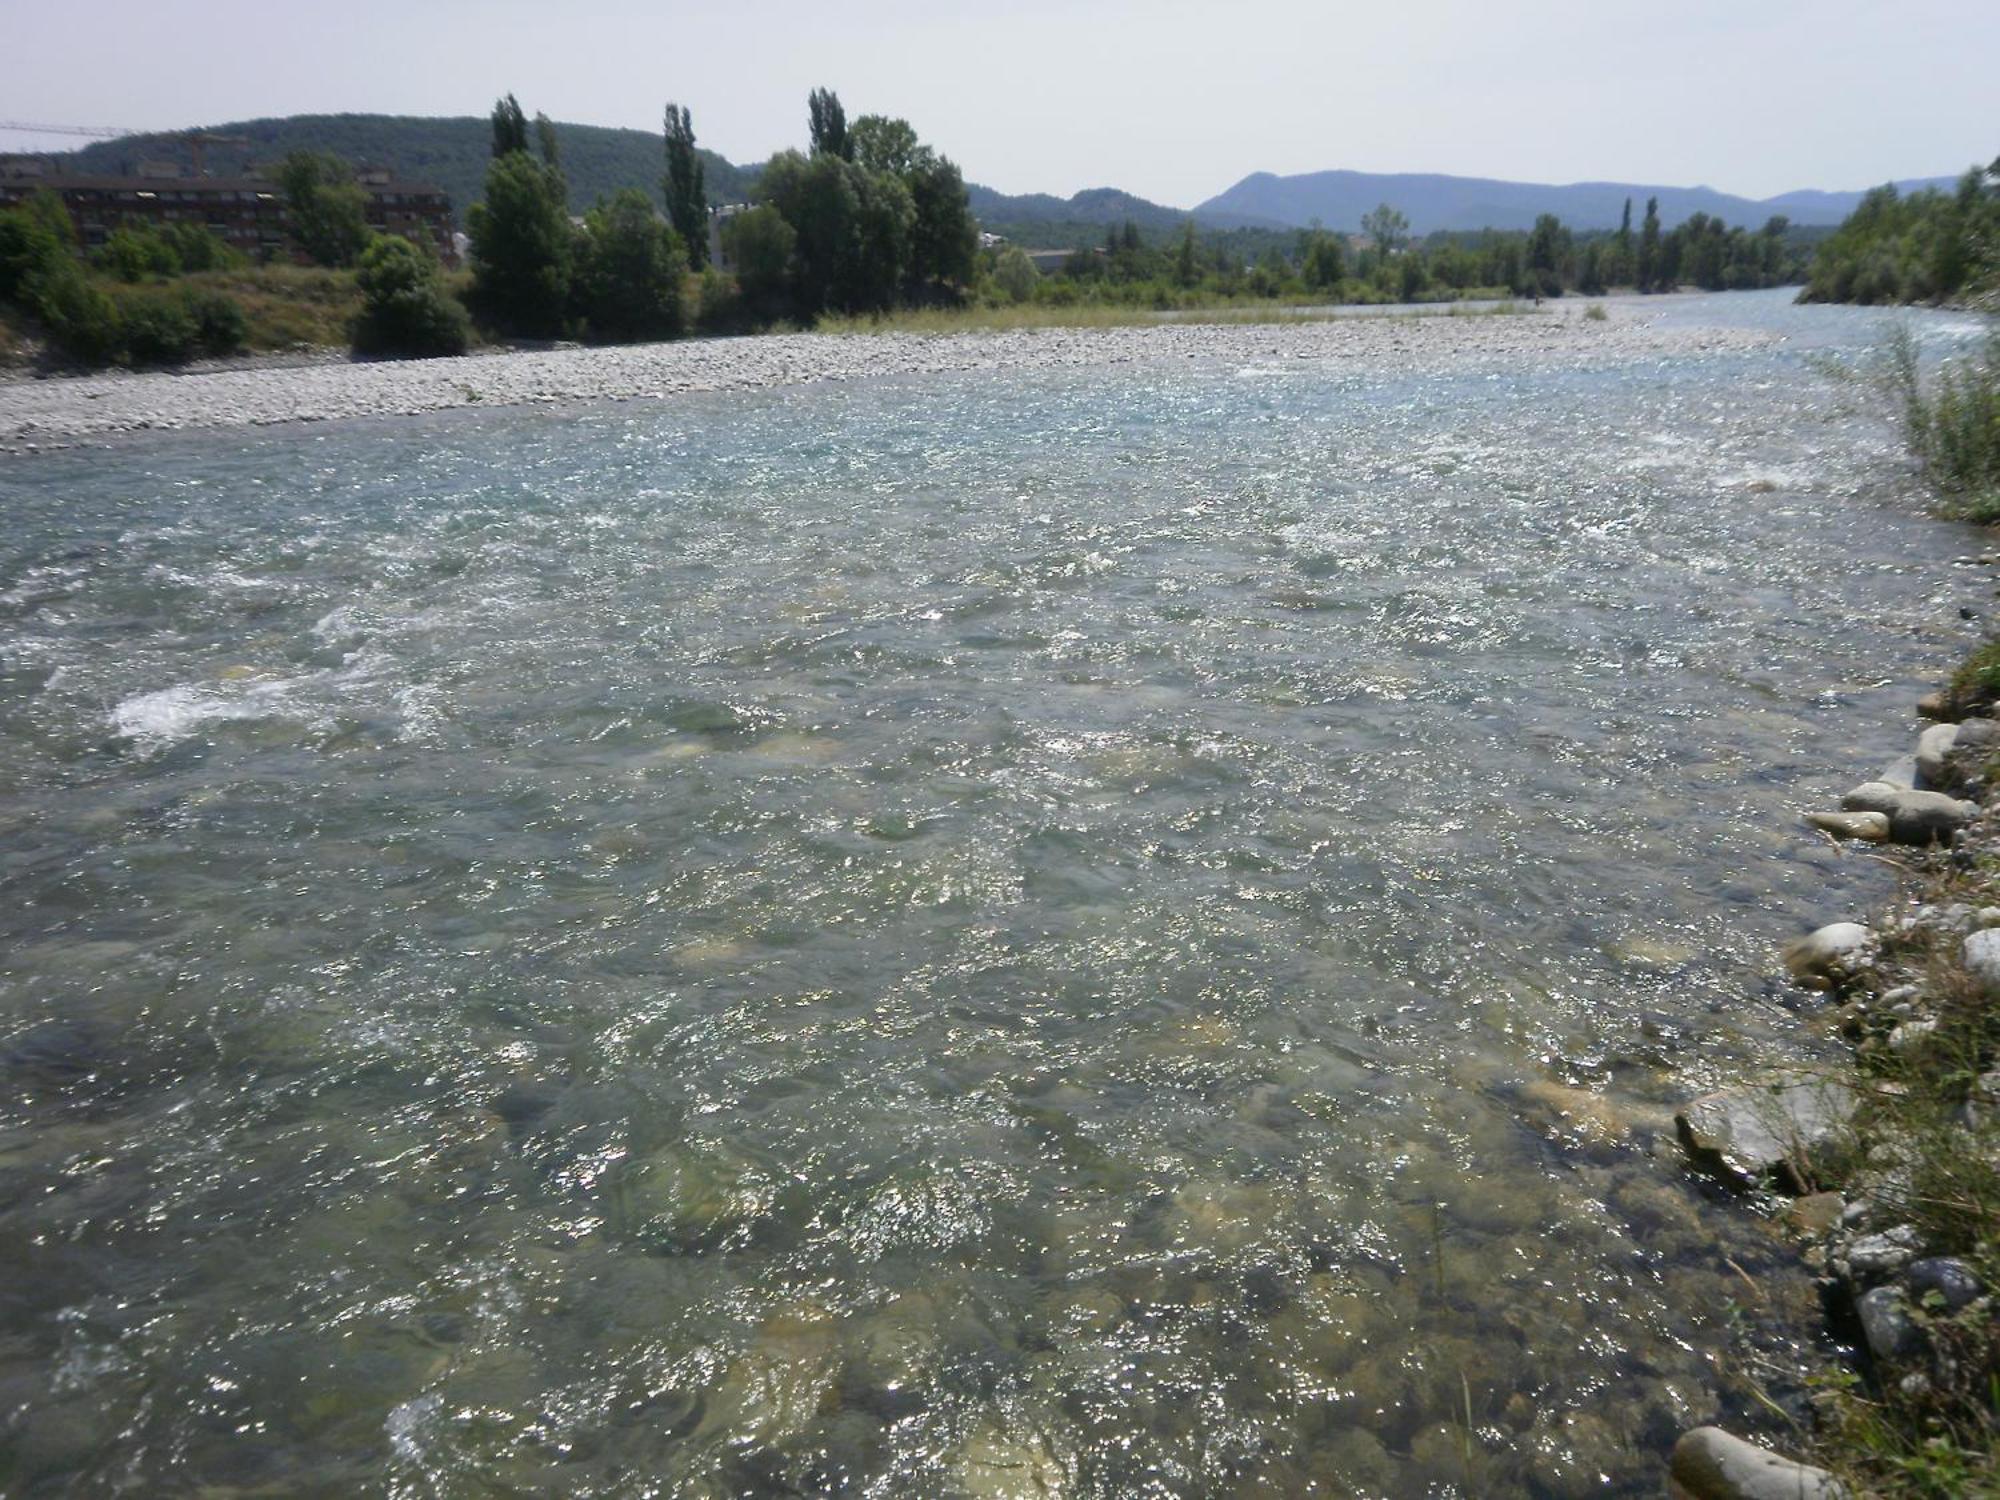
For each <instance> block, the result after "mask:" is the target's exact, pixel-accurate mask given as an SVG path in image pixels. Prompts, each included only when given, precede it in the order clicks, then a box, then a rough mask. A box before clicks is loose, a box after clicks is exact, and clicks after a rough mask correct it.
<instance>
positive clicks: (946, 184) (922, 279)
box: [903, 148, 979, 290]
mask: <svg viewBox="0 0 2000 1500" xmlns="http://www.w3.org/2000/svg"><path fill="white" fill-rule="evenodd" d="M903 183H904V186H906V187H907V188H908V189H909V193H910V202H911V207H912V209H913V211H914V215H915V217H914V220H913V222H912V224H911V228H910V269H909V281H910V284H911V285H912V286H913V287H915V288H917V289H919V290H922V289H923V288H926V287H930V286H951V285H954V284H957V285H962V284H964V283H965V282H968V281H970V280H971V279H972V270H973V266H974V264H975V263H976V262H977V260H978V258H979V226H978V224H977V223H975V222H974V220H973V217H972V203H971V200H970V199H969V198H968V197H967V195H966V191H965V178H964V177H963V176H961V175H960V174H959V170H958V168H957V167H956V166H955V165H953V163H952V161H951V159H950V158H949V157H943V156H939V155H937V154H936V153H935V152H933V151H931V150H929V149H928V148H925V149H924V150H923V151H922V152H921V153H920V155H919V156H918V158H917V160H916V164H915V165H914V166H912V167H911V169H910V170H909V171H908V172H907V173H906V174H905V175H904V177H903Z"/></svg>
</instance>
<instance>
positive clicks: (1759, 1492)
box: [1667, 1427, 1848, 1500]
mask: <svg viewBox="0 0 2000 1500" xmlns="http://www.w3.org/2000/svg"><path fill="white" fill-rule="evenodd" d="M1667 1493H1668V1494H1669V1495H1671V1496H1673V1497H1674V1500H1844V1497H1845V1496H1846V1495H1847V1493H1848V1491H1847V1489H1846V1487H1845V1486H1843V1485H1842V1484H1841V1482H1840V1481H1839V1480H1837V1479H1835V1478H1834V1477H1833V1475H1831V1474H1829V1473H1827V1471H1826V1470H1824V1469H1815V1468H1813V1467H1811V1466H1810V1465H1808V1464H1800V1463H1794V1462H1792V1460H1790V1459H1788V1458H1781V1457H1779V1456H1778V1455H1777V1454H1775V1453H1772V1452H1770V1451H1769V1450H1768V1449H1764V1448H1759V1447H1758V1446H1757V1445H1756V1444H1755V1443H1746V1442H1745V1441H1744V1440H1743V1439H1742V1438H1740V1437H1733V1436H1731V1435H1730V1434H1729V1433H1726V1432H1724V1431H1723V1430H1722V1429H1721V1428H1720V1427H1697V1428H1695V1429H1694V1430H1693V1431H1692V1432H1685V1433H1682V1434H1681V1439H1680V1441H1679V1442H1677V1443H1675V1444H1674V1457H1673V1464H1672V1467H1671V1468H1670V1469H1669V1471H1668V1474H1667Z"/></svg>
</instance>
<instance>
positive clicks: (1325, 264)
mask: <svg viewBox="0 0 2000 1500" xmlns="http://www.w3.org/2000/svg"><path fill="white" fill-rule="evenodd" d="M1299 274H1300V276H1301V277H1303V278H1304V280H1305V284H1306V285H1307V286H1308V287H1310V288H1312V290H1314V291H1316V292H1332V291H1335V290H1336V289H1338V287H1339V286H1340V284H1341V282H1343V281H1345V280H1346V279H1347V249H1346V246H1345V245H1343V244H1342V243H1341V239H1340V236H1339V235H1337V234H1328V233H1327V232H1326V231H1325V230H1324V229H1314V230H1311V231H1309V232H1308V234H1307V236H1306V246H1305V253H1304V254H1303V255H1302V256H1301V257H1300V258H1299Z"/></svg>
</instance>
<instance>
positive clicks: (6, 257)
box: [0, 188, 76, 302]
mask: <svg viewBox="0 0 2000 1500" xmlns="http://www.w3.org/2000/svg"><path fill="white" fill-rule="evenodd" d="M75 244H76V234H75V229H74V226H73V225H72V224H71V223H70V218H69V211H68V210H67V209H65V208H64V207H63V204H62V199H60V198H58V197H57V196H56V195H55V194H54V193H52V192H50V191H49V190H48V189H47V188H39V189H37V190H36V191H35V192H34V193H33V194H31V195H30V196H29V197H28V198H27V199H26V200H25V201H24V202H23V203H21V204H20V206H19V207H16V208H10V209H6V210H4V211H0V302H25V301H26V300H27V298H26V295H25V293H24V290H23V288H24V286H25V284H26V283H27V281H28V279H29V278H30V277H31V276H34V275H36V274H37V273H48V272H51V271H53V270H54V269H56V268H57V267H61V266H70V265H73V258H72V254H71V252H72V249H73V247H74V246H75Z"/></svg>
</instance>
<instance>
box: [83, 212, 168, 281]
mask: <svg viewBox="0 0 2000 1500" xmlns="http://www.w3.org/2000/svg"><path fill="white" fill-rule="evenodd" d="M97 263H98V264H99V265H100V266H102V267H104V269H105V270H107V271H109V272H110V273H111V274H112V275H113V276H116V277H117V278H118V279H119V280H120V281H132V282H137V281H145V280H147V279H149V278H151V277H154V276H178V275H179V274H180V270H181V258H180V256H178V255H177V254H175V253H174V247H173V246H172V245H170V244H168V243H167V241H166V239H165V238H164V237H163V236H162V235H161V234H160V232H159V231H158V230H156V229H154V228H153V227H152V226H151V225H148V224H127V225H125V226H124V227H123V228H121V229H115V230H113V231H112V233H111V238H110V239H108V240H106V241H105V242H104V247H103V248H102V249H101V250H99V251H98V252H97Z"/></svg>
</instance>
